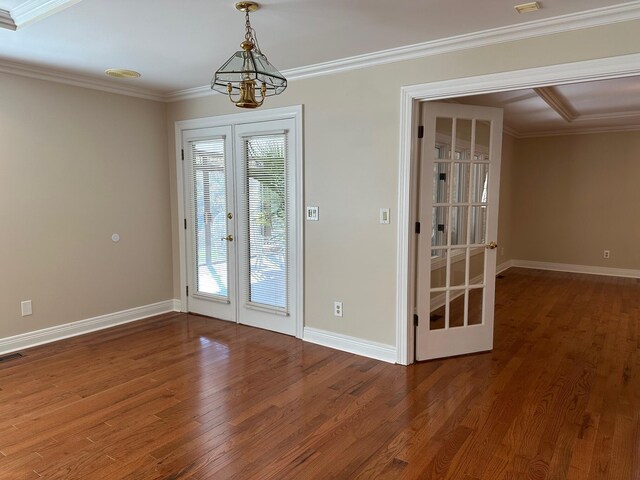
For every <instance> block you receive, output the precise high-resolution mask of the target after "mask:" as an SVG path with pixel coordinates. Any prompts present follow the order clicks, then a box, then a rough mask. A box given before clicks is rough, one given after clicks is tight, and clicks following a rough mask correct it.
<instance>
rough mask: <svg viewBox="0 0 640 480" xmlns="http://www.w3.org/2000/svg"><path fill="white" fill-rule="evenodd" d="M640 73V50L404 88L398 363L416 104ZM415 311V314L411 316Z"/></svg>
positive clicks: (409, 337)
mask: <svg viewBox="0 0 640 480" xmlns="http://www.w3.org/2000/svg"><path fill="white" fill-rule="evenodd" d="M639 74H640V54H637V53H636V54H631V55H622V56H618V57H609V58H602V59H597V60H586V61H582V62H573V63H566V64H561V65H551V66H547V67H536V68H528V69H523V70H516V71H511V72H503V73H493V74H488V75H479V76H475V77H467V78H459V79H453V80H444V81H437V82H432V83H426V84H422V85H413V86H409V87H403V88H402V89H401V92H400V102H401V103H400V162H399V178H398V231H397V239H398V241H397V244H398V247H397V248H398V252H397V262H398V263H397V290H396V332H397V333H396V350H397V352H398V359H397V363H401V364H405V365H406V364H408V363H411V362H412V361H413V355H412V352H411V351H410V348H411V347H410V346H411V345H413V334H414V332H413V328H409V325H411V322H412V318H411V315H412V314H413V308H409V301H410V298H411V296H412V293H411V292H410V288H409V287H410V285H411V279H412V278H413V276H412V275H413V274H414V271H415V265H413V264H412V263H414V262H410V259H411V258H412V257H411V255H412V253H411V252H412V245H413V243H412V242H413V240H411V242H410V238H411V236H410V235H411V232H412V227H413V223H412V222H413V221H415V220H414V219H412V218H411V215H410V208H411V202H410V199H411V194H412V191H411V188H410V186H411V172H412V167H413V157H414V155H413V154H412V142H413V137H414V135H413V133H414V131H413V128H414V123H413V122H412V119H413V118H414V115H415V110H418V108H414V105H416V104H417V102H418V101H421V100H423V101H424V100H439V99H444V98H453V97H458V96H465V95H480V94H483V93H490V92H500V91H508V90H518V89H523V88H534V87H541V86H547V85H561V84H566V83H578V82H587V81H594V80H603V79H608V78H620V77H628V76H633V75H639ZM410 312H411V315H410Z"/></svg>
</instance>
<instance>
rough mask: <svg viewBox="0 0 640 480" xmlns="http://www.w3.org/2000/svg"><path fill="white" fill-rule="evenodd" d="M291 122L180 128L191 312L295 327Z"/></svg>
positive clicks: (288, 328)
mask: <svg viewBox="0 0 640 480" xmlns="http://www.w3.org/2000/svg"><path fill="white" fill-rule="evenodd" d="M295 128H296V123H295V120H294V119H293V118H287V119H282V120H272V121H263V122H255V123H236V124H232V125H226V126H221V127H213V128H200V129H193V130H186V131H183V134H182V141H183V151H184V161H183V167H184V168H183V178H184V184H185V185H184V192H185V210H186V212H185V217H186V221H185V230H186V256H187V259H186V263H187V277H188V286H189V287H188V292H189V293H188V300H187V302H188V310H189V311H190V312H194V313H199V314H202V315H206V316H210V317H214V318H218V319H221V320H228V321H233V322H237V323H242V324H246V325H251V326H255V327H260V328H266V329H269V330H273V331H276V332H280V333H285V334H289V335H295V334H296V319H295V315H294V314H293V313H294V312H296V297H297V295H296V293H297V292H296V285H297V282H296V271H297V265H296V262H297V255H296V254H295V253H296V232H295V228H296V214H297V212H296V210H297V208H296V198H295V192H296V188H295V186H296V185H295V183H296V175H295V170H296V169H295V166H296V159H295V155H296V152H297V149H296V148H294V145H292V143H295V141H296V135H295V133H296V132H295Z"/></svg>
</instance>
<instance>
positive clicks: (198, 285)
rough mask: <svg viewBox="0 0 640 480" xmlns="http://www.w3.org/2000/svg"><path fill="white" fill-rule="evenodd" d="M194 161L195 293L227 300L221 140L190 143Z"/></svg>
mask: <svg viewBox="0 0 640 480" xmlns="http://www.w3.org/2000/svg"><path fill="white" fill-rule="evenodd" d="M189 146H190V149H191V161H192V162H193V177H192V182H193V197H192V204H191V212H192V217H191V219H192V221H193V222H194V225H195V228H194V233H195V235H194V238H193V240H194V248H193V254H194V258H193V261H194V264H195V265H197V272H196V275H195V277H196V278H195V291H194V293H197V294H201V295H211V296H215V297H219V298H222V299H225V300H226V299H228V298H229V276H228V273H229V271H228V265H229V258H228V252H227V245H228V241H227V240H226V237H227V212H228V208H227V188H226V168H225V152H224V139H223V138H216V139H210V140H196V141H193V142H190V145H189Z"/></svg>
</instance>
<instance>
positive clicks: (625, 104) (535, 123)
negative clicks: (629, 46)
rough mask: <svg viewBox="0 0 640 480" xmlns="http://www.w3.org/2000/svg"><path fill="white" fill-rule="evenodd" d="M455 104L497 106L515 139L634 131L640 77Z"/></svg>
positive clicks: (638, 126) (638, 121) (639, 125)
mask: <svg viewBox="0 0 640 480" xmlns="http://www.w3.org/2000/svg"><path fill="white" fill-rule="evenodd" d="M455 101H456V102H458V103H465V104H469V105H482V106H487V107H499V108H502V109H503V110H504V125H505V128H506V130H507V132H509V133H511V134H512V135H514V136H516V137H533V136H540V135H557V134H566V133H590V132H606V131H623V130H640V77H627V78H620V79H614V80H601V81H597V82H587V83H576V84H571V85H559V86H554V87H545V88H538V89H527V90H515V91H511V92H499V93H490V94H485V95H472V96H468V97H462V98H458V99H456V100H455Z"/></svg>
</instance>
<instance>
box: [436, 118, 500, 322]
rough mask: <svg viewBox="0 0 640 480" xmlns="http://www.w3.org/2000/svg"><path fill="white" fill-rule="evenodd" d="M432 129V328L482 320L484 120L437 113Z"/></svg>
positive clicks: (486, 136)
mask: <svg viewBox="0 0 640 480" xmlns="http://www.w3.org/2000/svg"><path fill="white" fill-rule="evenodd" d="M436 133H437V136H438V137H439V141H438V142H437V143H436V148H435V150H434V152H433V153H434V159H433V160H434V169H433V194H432V200H433V207H432V208H433V210H432V212H433V224H432V242H431V258H432V266H434V267H436V268H432V272H431V287H430V299H431V307H430V311H431V312H432V314H431V319H430V320H431V321H430V329H434V330H435V329H449V328H456V327H463V326H465V327H466V326H468V325H477V324H481V323H482V305H481V302H482V297H483V295H482V291H483V288H484V278H483V272H484V262H485V247H484V245H485V242H486V226H487V225H486V220H487V219H486V212H487V201H488V198H487V192H488V178H489V160H490V158H489V155H488V152H489V147H490V145H489V139H490V137H489V134H490V124H489V123H488V122H482V121H477V120H467V119H460V118H442V117H439V118H437V119H436ZM440 260H444V262H441V261H440ZM478 301H480V306H479V308H478Z"/></svg>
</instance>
